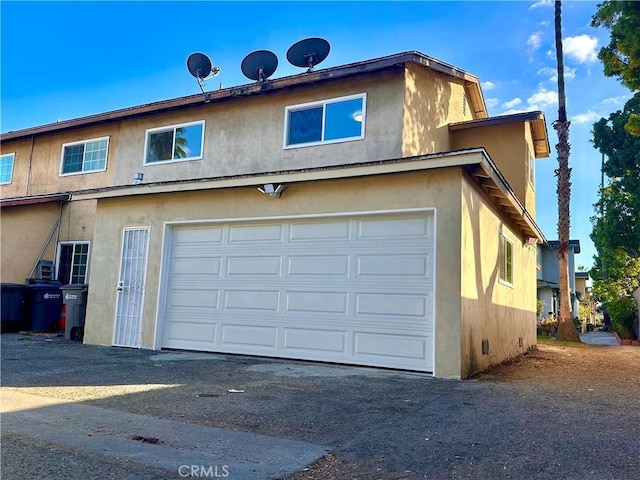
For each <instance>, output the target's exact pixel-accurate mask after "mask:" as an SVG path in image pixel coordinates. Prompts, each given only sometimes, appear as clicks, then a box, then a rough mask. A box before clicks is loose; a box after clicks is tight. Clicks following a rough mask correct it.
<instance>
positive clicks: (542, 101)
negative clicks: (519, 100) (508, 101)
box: [527, 87, 558, 110]
mask: <svg viewBox="0 0 640 480" xmlns="http://www.w3.org/2000/svg"><path fill="white" fill-rule="evenodd" d="M527 103H528V104H529V107H536V108H532V109H533V110H536V109H538V107H542V108H544V107H550V106H553V105H557V104H558V93H557V92H553V91H549V90H547V89H545V88H544V87H539V89H538V91H537V92H536V93H534V94H533V95H531V96H530V97H529V98H527Z"/></svg>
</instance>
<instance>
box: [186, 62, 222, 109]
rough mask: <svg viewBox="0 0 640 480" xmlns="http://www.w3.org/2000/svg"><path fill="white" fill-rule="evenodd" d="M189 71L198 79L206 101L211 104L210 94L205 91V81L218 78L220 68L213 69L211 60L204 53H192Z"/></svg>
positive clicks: (188, 65)
mask: <svg viewBox="0 0 640 480" xmlns="http://www.w3.org/2000/svg"><path fill="white" fill-rule="evenodd" d="M187 69H188V70H189V73H190V74H191V75H193V76H194V77H196V80H198V85H200V90H202V93H204V97H205V101H206V102H209V94H208V93H206V92H205V91H204V81H205V80H206V79H208V78H211V77H216V76H217V75H218V74H219V73H220V67H213V66H212V64H211V60H209V57H207V56H206V55H205V54H204V53H192V54H191V55H189V58H187Z"/></svg>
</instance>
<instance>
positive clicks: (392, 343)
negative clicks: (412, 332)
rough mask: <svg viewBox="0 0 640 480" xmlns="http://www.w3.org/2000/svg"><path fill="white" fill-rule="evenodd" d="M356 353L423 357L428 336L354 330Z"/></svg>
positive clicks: (359, 354)
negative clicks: (382, 333) (420, 336)
mask: <svg viewBox="0 0 640 480" xmlns="http://www.w3.org/2000/svg"><path fill="white" fill-rule="evenodd" d="M353 338H354V355H355V356H363V357H364V356H373V357H378V358H380V357H383V358H384V357H391V358H405V359H423V358H425V357H426V354H427V350H428V343H429V338H428V337H422V338H419V337H412V336H408V335H389V334H385V335H381V334H374V333H368V332H354V336H353Z"/></svg>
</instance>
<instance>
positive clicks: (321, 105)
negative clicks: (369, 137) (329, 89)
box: [284, 94, 366, 148]
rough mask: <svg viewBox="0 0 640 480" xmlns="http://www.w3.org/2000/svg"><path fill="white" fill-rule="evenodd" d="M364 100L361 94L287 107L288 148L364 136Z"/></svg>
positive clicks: (364, 97) (285, 144)
mask: <svg viewBox="0 0 640 480" xmlns="http://www.w3.org/2000/svg"><path fill="white" fill-rule="evenodd" d="M365 99H366V95H365V94H361V95H355V96H351V97H341V98H337V99H332V100H325V101H322V102H314V103H307V104H302V105H294V106H291V107H287V108H286V109H285V140H284V146H285V148H287V147H301V146H310V145H319V144H323V143H335V142H342V141H348V140H358V139H362V138H364V119H365Z"/></svg>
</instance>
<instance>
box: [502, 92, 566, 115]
mask: <svg viewBox="0 0 640 480" xmlns="http://www.w3.org/2000/svg"><path fill="white" fill-rule="evenodd" d="M518 100H520V99H519V98H514V99H513V100H510V101H508V102H505V103H504V104H502V106H503V107H504V108H505V109H506V110H505V111H503V112H502V113H500V114H499V115H512V114H514V113H523V112H534V111H538V110H541V111H544V110H545V109H546V108H547V107H552V106H554V105H557V104H558V94H557V93H556V92H553V91H549V90H547V89H545V88H544V87H543V86H539V87H538V91H537V92H535V93H534V94H533V95H531V96H530V97H529V98H527V103H526V105H522V100H520V101H519V102H518ZM519 105H522V106H521V108H515V107H517V106H519Z"/></svg>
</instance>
